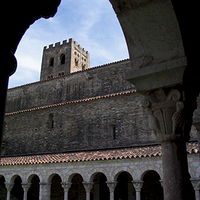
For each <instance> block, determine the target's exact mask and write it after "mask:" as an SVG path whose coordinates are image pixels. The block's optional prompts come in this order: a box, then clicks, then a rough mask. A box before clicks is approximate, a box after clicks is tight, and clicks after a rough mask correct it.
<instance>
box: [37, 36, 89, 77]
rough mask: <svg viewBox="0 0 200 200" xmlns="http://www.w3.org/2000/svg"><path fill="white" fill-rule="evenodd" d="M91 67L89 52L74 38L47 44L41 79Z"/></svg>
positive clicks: (44, 51) (44, 50)
mask: <svg viewBox="0 0 200 200" xmlns="http://www.w3.org/2000/svg"><path fill="white" fill-rule="evenodd" d="M88 68H90V56H89V52H88V51H86V50H85V49H84V48H82V47H81V45H80V44H78V43H77V42H76V41H74V40H73V39H72V38H70V39H69V41H67V40H63V42H62V43H61V42H57V43H55V44H50V45H49V46H48V47H47V46H45V47H44V49H43V58H42V67H41V76H40V80H44V79H48V78H52V77H56V76H61V75H64V74H68V73H73V72H76V71H82V70H85V69H88Z"/></svg>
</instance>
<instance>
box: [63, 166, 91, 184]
mask: <svg viewBox="0 0 200 200" xmlns="http://www.w3.org/2000/svg"><path fill="white" fill-rule="evenodd" d="M88 173H89V172H88ZM88 173H87V170H86V169H85V170H84V171H81V170H77V169H72V170H70V171H68V173H67V174H66V175H65V176H66V181H67V182H69V183H70V182H71V180H72V178H73V177H74V176H75V175H76V174H79V175H80V176H81V177H82V178H83V181H87V174H88Z"/></svg>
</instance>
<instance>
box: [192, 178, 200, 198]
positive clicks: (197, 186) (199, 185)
mask: <svg viewBox="0 0 200 200" xmlns="http://www.w3.org/2000/svg"><path fill="white" fill-rule="evenodd" d="M191 182H192V186H193V188H194V190H195V197H196V200H200V195H199V191H200V179H198V178H192V179H191Z"/></svg>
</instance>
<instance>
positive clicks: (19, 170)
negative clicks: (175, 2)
mask: <svg viewBox="0 0 200 200" xmlns="http://www.w3.org/2000/svg"><path fill="white" fill-rule="evenodd" d="M130 70H131V65H130V61H129V59H127V60H121V61H117V62H113V63H109V64H105V65H102V66H97V67H93V68H90V55H89V52H88V51H86V50H85V49H84V48H82V47H81V46H80V45H79V44H78V43H77V42H75V41H74V40H73V39H69V41H66V40H65V41H63V42H62V43H60V42H59V43H56V44H55V45H49V46H48V47H44V50H43V58H42V66H41V75H40V81H38V82H34V83H28V84H26V85H22V86H18V87H15V88H11V89H9V90H8V94H7V103H6V114H5V120H4V127H3V133H4V135H3V147H2V158H1V163H0V199H3V200H4V199H6V200H164V197H163V187H162V179H163V171H162V150H161V145H160V144H159V142H157V140H156V137H155V135H154V133H153V132H152V131H151V130H150V128H149V125H148V117H147V115H146V114H145V112H144V111H143V108H142V105H141V101H142V99H143V96H142V95H141V94H139V93H138V92H137V91H136V89H135V87H134V85H132V84H130V83H129V82H127V81H126V76H127V74H128V73H129V71H130ZM190 136H191V137H190V141H189V142H188V143H187V152H188V164H189V171H190V175H191V180H192V185H193V188H194V190H195V194H196V200H199V199H200V196H199V190H200V188H199V184H200V160H199V143H198V138H197V132H196V129H195V128H194V127H193V128H192V131H191V134H190Z"/></svg>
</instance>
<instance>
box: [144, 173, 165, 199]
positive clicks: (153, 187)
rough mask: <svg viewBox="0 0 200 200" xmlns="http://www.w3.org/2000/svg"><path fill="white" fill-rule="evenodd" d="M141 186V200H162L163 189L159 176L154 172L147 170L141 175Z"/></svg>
mask: <svg viewBox="0 0 200 200" xmlns="http://www.w3.org/2000/svg"><path fill="white" fill-rule="evenodd" d="M142 180H143V186H142V189H141V200H145V199H148V200H163V199H164V198H163V188H162V186H161V178H160V175H159V174H158V173H157V172H156V171H154V170H148V171H146V172H144V173H143V175H142Z"/></svg>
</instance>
